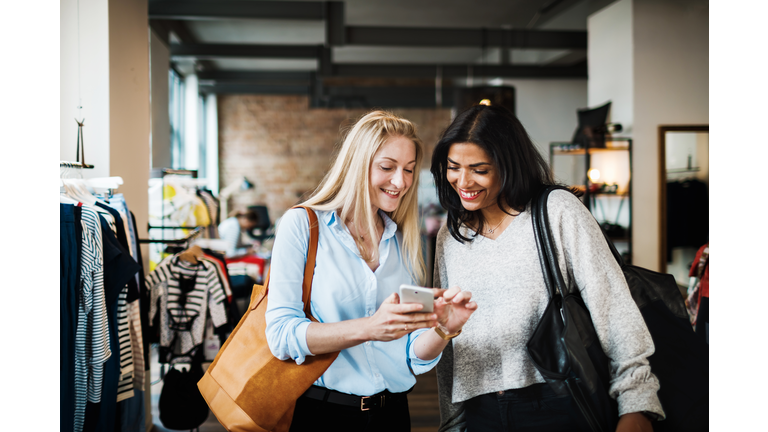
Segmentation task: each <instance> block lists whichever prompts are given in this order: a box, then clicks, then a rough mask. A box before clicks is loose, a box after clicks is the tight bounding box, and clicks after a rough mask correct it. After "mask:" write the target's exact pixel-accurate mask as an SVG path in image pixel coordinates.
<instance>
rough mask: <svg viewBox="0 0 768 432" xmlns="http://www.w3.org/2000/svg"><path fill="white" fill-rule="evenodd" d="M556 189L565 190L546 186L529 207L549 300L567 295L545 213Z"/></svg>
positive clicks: (547, 216) (547, 215) (561, 187)
mask: <svg viewBox="0 0 768 432" xmlns="http://www.w3.org/2000/svg"><path fill="white" fill-rule="evenodd" d="M556 189H564V190H567V189H566V188H565V187H563V186H546V187H545V188H544V189H542V190H541V192H540V193H539V194H538V195H537V196H536V197H535V198H534V200H533V203H532V205H531V220H532V221H533V235H534V237H535V238H536V249H537V250H538V252H539V263H540V264H541V271H542V273H543V274H544V283H545V284H546V285H547V289H548V290H549V295H550V298H554V296H556V295H557V294H558V292H559V293H560V294H563V295H564V294H567V293H568V287H566V285H565V281H564V279H563V275H562V273H561V272H560V266H559V265H558V263H557V249H556V247H555V242H554V240H553V238H552V231H551V229H550V227H549V214H548V213H547V199H548V198H549V194H550V193H552V191H554V190H556Z"/></svg>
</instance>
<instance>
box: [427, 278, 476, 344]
mask: <svg viewBox="0 0 768 432" xmlns="http://www.w3.org/2000/svg"><path fill="white" fill-rule="evenodd" d="M434 292H435V297H436V299H435V313H436V314H437V321H438V324H439V325H440V327H441V330H443V331H447V332H448V333H450V334H455V333H456V332H458V331H459V330H461V329H462V328H463V327H464V324H466V323H467V321H468V320H469V317H470V316H471V315H472V313H474V312H475V311H476V310H477V303H475V302H473V301H472V293H471V292H469V291H462V290H461V288H459V287H453V288H451V289H448V290H444V289H438V288H434Z"/></svg>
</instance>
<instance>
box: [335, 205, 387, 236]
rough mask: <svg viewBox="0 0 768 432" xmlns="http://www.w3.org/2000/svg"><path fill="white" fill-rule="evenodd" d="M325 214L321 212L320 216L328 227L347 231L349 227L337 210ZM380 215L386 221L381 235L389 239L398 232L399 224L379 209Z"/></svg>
mask: <svg viewBox="0 0 768 432" xmlns="http://www.w3.org/2000/svg"><path fill="white" fill-rule="evenodd" d="M324 213H325V214H321V215H320V218H321V219H322V220H323V222H325V224H326V225H328V227H330V228H333V229H335V230H337V231H341V232H347V233H348V230H347V227H346V226H345V225H344V224H343V223H342V222H341V218H339V215H338V214H336V212H335V211H327V212H324ZM379 216H381V220H383V221H384V233H383V234H382V235H381V239H382V240H388V239H390V238H391V237H392V236H394V235H395V233H396V232H397V224H396V223H395V221H393V220H392V219H391V218H390V217H389V216H388V215H387V214H386V213H384V212H383V211H382V210H381V209H379Z"/></svg>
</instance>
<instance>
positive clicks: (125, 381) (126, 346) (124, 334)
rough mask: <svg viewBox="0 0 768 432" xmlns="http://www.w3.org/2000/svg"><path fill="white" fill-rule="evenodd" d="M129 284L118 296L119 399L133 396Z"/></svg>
mask: <svg viewBox="0 0 768 432" xmlns="http://www.w3.org/2000/svg"><path fill="white" fill-rule="evenodd" d="M127 297H128V285H126V286H124V287H123V289H122V290H121V291H120V295H119V296H118V297H117V339H118V340H119V341H120V380H119V381H118V382H117V401H118V402H120V401H123V400H126V399H128V398H132V397H133V395H134V393H133V349H132V347H131V328H130V323H129V317H128V302H127V301H126V299H127Z"/></svg>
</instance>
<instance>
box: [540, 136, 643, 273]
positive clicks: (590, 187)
mask: <svg viewBox="0 0 768 432" xmlns="http://www.w3.org/2000/svg"><path fill="white" fill-rule="evenodd" d="M617 152H623V153H625V154H626V160H627V162H626V166H624V167H622V166H613V165H615V164H613V165H612V166H609V167H608V168H610V169H611V171H613V172H619V173H622V174H626V185H619V187H618V190H617V191H616V192H601V191H599V190H595V188H596V187H598V185H599V184H601V182H597V183H592V181H590V179H589V176H588V172H589V170H590V169H592V168H594V167H593V165H592V164H593V156H596V155H608V154H616V153H617ZM564 156H565V157H582V158H583V165H581V166H580V167H578V166H577V167H576V168H575V172H574V177H575V178H574V180H575V181H574V182H571V186H574V187H577V188H579V189H581V190H582V191H583V192H584V195H583V196H582V200H583V201H584V205H585V206H586V207H587V208H588V209H589V211H590V212H591V213H592V214H593V215H595V218H596V219H597V220H598V221H599V222H600V223H601V224H604V228H608V229H607V230H606V231H607V233H608V237H609V239H610V240H611V242H613V243H614V245H615V246H616V248H617V249H618V250H619V251H620V252H621V253H622V255H624V259H625V261H627V262H631V257H632V139H631V138H624V137H616V138H609V137H606V143H605V147H589V148H586V149H585V148H574V146H573V144H572V143H570V142H552V143H550V145H549V161H550V168H551V169H552V173H553V175H556V171H555V169H556V163H555V161H557V160H562V157H564ZM594 159H597V158H594ZM603 159H605V158H603ZM575 165H578V163H576V164H575ZM576 177H577V178H576ZM617 201H618V202H617ZM606 207H618V210H616V211H615V215H616V217H615V218H611V217H610V216H609V215H608V214H607V213H606V211H605V208H606ZM625 209H626V213H622V212H623V211H624V210H625ZM624 214H626V217H624V218H622V215H624ZM620 219H623V220H620Z"/></svg>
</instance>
